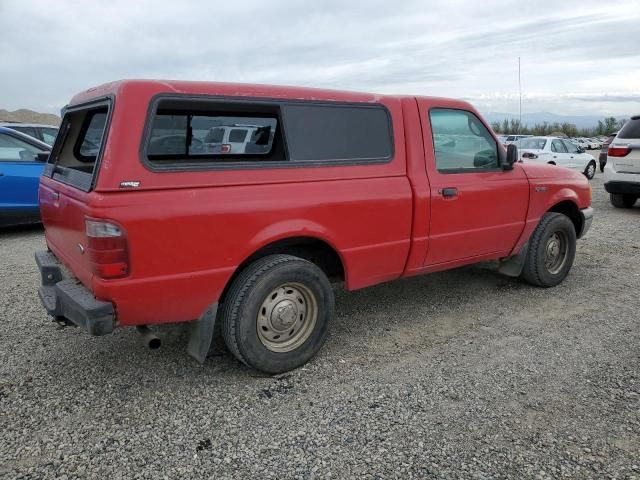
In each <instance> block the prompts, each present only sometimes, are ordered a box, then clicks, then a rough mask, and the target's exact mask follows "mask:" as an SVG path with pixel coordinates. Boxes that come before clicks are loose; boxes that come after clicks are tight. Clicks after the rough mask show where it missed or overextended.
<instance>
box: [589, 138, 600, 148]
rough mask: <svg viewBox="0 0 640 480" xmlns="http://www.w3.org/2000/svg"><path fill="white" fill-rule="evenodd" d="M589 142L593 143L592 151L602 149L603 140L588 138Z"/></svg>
mask: <svg viewBox="0 0 640 480" xmlns="http://www.w3.org/2000/svg"><path fill="white" fill-rule="evenodd" d="M587 140H588V141H590V142H591V146H592V150H596V149H598V148H602V140H600V139H598V138H587Z"/></svg>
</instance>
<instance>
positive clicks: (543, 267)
mask: <svg viewBox="0 0 640 480" xmlns="http://www.w3.org/2000/svg"><path fill="white" fill-rule="evenodd" d="M575 255H576V230H575V227H574V226H573V223H572V222H571V220H570V219H569V217H567V216H566V215H563V214H561V213H545V214H544V215H543V216H542V219H541V220H540V223H539V224H538V226H537V227H536V229H535V230H534V232H533V235H531V239H530V240H529V250H528V252H527V258H526V259H525V262H524V268H523V269H522V273H521V275H520V277H521V278H522V279H523V280H524V281H526V282H527V283H530V284H531V285H535V286H537V287H554V286H556V285H558V284H559V283H561V282H562V281H563V280H564V279H565V278H566V276H567V275H568V274H569V270H571V266H572V265H573V260H574V258H575Z"/></svg>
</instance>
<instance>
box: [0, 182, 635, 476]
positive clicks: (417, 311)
mask: <svg viewBox="0 0 640 480" xmlns="http://www.w3.org/2000/svg"><path fill="white" fill-rule="evenodd" d="M593 186H594V207H595V209H596V217H595V222H594V226H593V229H592V230H591V232H590V233H589V234H588V236H587V237H586V238H585V239H583V240H581V241H580V242H579V245H578V253H577V258H576V263H575V265H574V268H573V270H572V273H571V274H570V276H569V278H568V279H567V280H566V281H565V282H564V283H563V284H562V285H560V286H559V287H556V288H554V289H550V290H542V289H536V288H532V287H529V286H527V285H524V284H522V283H519V282H518V281H517V280H513V279H509V278H505V277H501V276H499V275H497V274H494V273H492V272H490V271H487V270H485V269H482V268H478V267H473V268H464V269H459V270H456V271H452V272H446V273H441V274H434V275H430V276H425V277H420V278H413V279H409V280H403V281H398V282H395V283H390V284H386V285H382V286H378V287H374V288H370V289H366V290H363V291H359V292H354V293H350V294H349V293H346V292H343V291H341V290H340V291H338V292H337V311H338V317H337V319H336V321H335V323H334V325H333V327H332V335H331V336H330V338H329V340H328V342H327V344H326V346H325V348H324V349H323V350H322V351H321V353H320V354H319V356H318V357H317V358H316V359H315V360H313V361H312V362H311V363H310V364H309V365H307V367H305V368H302V369H299V370H297V371H295V372H292V373H291V374H288V375H285V376H282V377H279V378H272V377H265V376H262V375H260V374H258V373H256V372H255V371H251V370H249V369H247V368H245V367H243V366H241V365H240V364H239V363H238V362H236V361H235V360H234V359H233V358H232V357H231V355H230V354H228V353H226V352H222V353H221V354H218V355H216V356H213V357H212V358H210V359H209V360H208V361H207V362H206V364H205V365H204V366H199V365H197V364H196V363H195V362H194V361H192V360H191V359H190V358H189V357H188V356H187V354H186V352H185V346H186V336H185V334H184V333H183V331H182V329H179V328H176V327H168V328H166V329H163V330H161V331H160V333H162V335H163V340H164V345H163V348H162V349H161V350H159V351H156V352H150V351H148V350H146V349H145V348H143V347H142V345H141V343H140V339H139V338H138V336H137V334H136V333H135V331H132V330H122V331H118V332H117V333H116V334H114V335H113V336H109V337H105V338H90V337H88V336H86V335H84V334H82V333H81V332H80V331H78V330H77V329H72V328H67V329H64V330H59V329H57V328H56V326H55V325H54V324H53V323H51V322H50V321H49V319H48V318H47V316H46V315H45V314H44V312H43V310H42V308H41V307H40V304H39V301H38V298H37V293H36V292H37V286H38V275H37V270H36V267H35V264H34V262H33V251H34V250H35V249H39V248H42V247H43V245H44V244H43V235H42V230H41V229H39V228H29V229H18V230H10V231H5V232H0V259H2V262H1V264H0V321H1V322H2V334H1V335H0V477H3V478H76V477H78V478H85V477H95V478H114V479H115V478H163V477H164V478H204V477H208V478H231V477H234V478H327V477H329V476H332V477H333V478H396V477H397V478H412V477H413V478H478V479H488V478H539V477H567V478H580V479H586V478H594V479H595V478H597V479H600V478H628V479H632V478H639V479H640V295H639V292H640V206H636V207H635V208H634V209H633V210H631V211H622V210H614V209H613V207H611V206H610V205H609V203H608V199H607V196H606V194H605V193H604V190H603V188H602V179H601V174H600V173H599V172H598V174H597V177H596V179H594V180H593Z"/></svg>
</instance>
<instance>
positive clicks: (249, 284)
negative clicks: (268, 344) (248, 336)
mask: <svg viewBox="0 0 640 480" xmlns="http://www.w3.org/2000/svg"><path fill="white" fill-rule="evenodd" d="M293 263H297V264H300V263H302V264H305V266H306V267H308V268H310V269H312V270H315V272H316V274H317V275H318V276H319V277H320V278H321V279H323V280H324V282H326V284H325V285H323V288H324V289H325V290H326V291H328V292H330V298H329V303H330V309H329V310H330V311H329V312H326V313H328V314H329V315H330V316H332V315H333V306H334V298H333V290H332V289H331V284H330V283H329V280H328V279H327V277H326V275H325V274H324V272H323V271H322V270H321V269H320V268H319V267H318V266H316V265H315V264H314V263H312V262H309V261H308V260H305V259H303V258H300V257H295V256H292V255H283V254H277V255H268V256H266V257H263V258H260V259H258V260H256V261H255V262H253V263H252V264H250V265H248V266H247V267H246V268H245V269H244V270H243V271H242V272H241V273H240V274H239V275H238V276H237V277H236V278H235V279H234V280H233V283H232V284H231V286H230V288H229V291H228V293H227V295H226V297H225V300H224V303H223V305H222V312H221V314H222V315H221V321H222V325H223V328H222V329H223V335H224V341H225V344H226V345H227V348H228V349H229V350H230V351H231V353H232V354H233V355H234V356H235V357H236V358H237V359H238V360H240V361H241V362H242V363H244V364H245V365H247V366H248V367H251V368H255V369H256V370H262V371H265V372H268V373H282V372H283V371H287V370H291V369H292V368H289V369H286V370H279V369H276V370H274V369H270V368H265V366H264V365H258V364H256V363H255V362H253V361H251V359H250V358H249V356H248V355H247V354H246V353H247V352H243V348H242V346H241V345H240V344H239V341H238V330H239V322H240V321H241V315H240V309H241V307H242V306H243V303H244V301H245V299H246V297H247V296H248V295H249V293H250V292H251V290H252V289H253V288H254V287H255V286H256V284H258V283H259V282H260V281H261V279H263V278H264V276H265V275H267V274H268V273H269V272H272V271H274V270H276V269H279V268H281V267H283V266H285V267H287V268H289V266H290V265H292V264H293ZM319 308H320V306H319ZM319 316H320V314H319ZM326 323H327V325H326V326H325V329H324V331H325V335H324V336H325V337H326V330H327V327H328V322H326ZM323 342H324V338H323V339H322V340H321V343H323ZM293 368H296V367H293Z"/></svg>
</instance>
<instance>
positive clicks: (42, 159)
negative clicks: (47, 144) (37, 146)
mask: <svg viewBox="0 0 640 480" xmlns="http://www.w3.org/2000/svg"><path fill="white" fill-rule="evenodd" d="M49 153H51V152H41V153H39V154H38V155H36V161H38V162H44V163H46V162H47V160H49Z"/></svg>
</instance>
